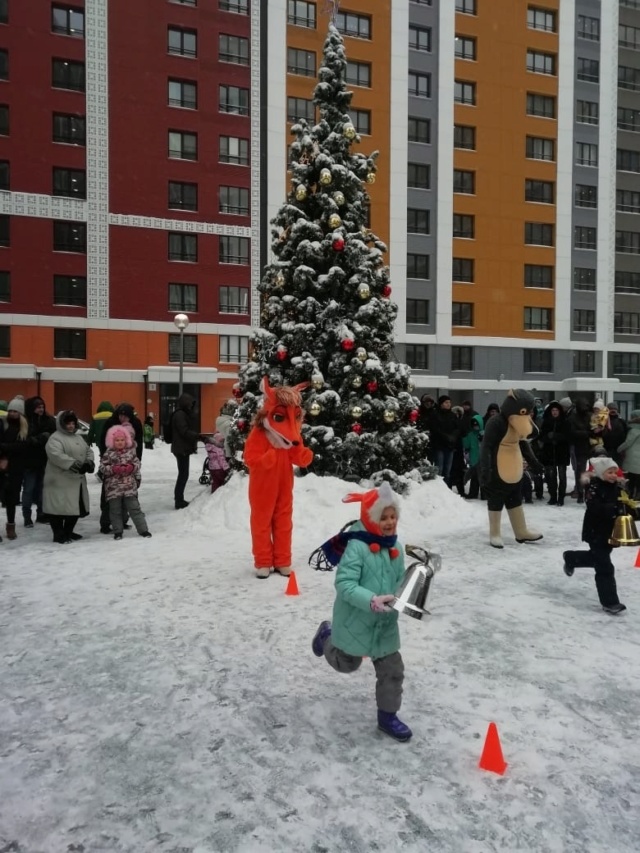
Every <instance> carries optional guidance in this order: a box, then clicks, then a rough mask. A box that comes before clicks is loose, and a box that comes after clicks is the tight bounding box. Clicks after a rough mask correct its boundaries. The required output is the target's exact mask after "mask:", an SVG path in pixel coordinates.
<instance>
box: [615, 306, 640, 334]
mask: <svg viewBox="0 0 640 853" xmlns="http://www.w3.org/2000/svg"><path fill="white" fill-rule="evenodd" d="M613 331H614V332H615V333H616V334H617V335H640V314H638V313H637V312H635V311H616V312H615V313H614V315H613Z"/></svg>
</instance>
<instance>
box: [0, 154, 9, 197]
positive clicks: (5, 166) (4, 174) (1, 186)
mask: <svg viewBox="0 0 640 853" xmlns="http://www.w3.org/2000/svg"><path fill="white" fill-rule="evenodd" d="M10 189H11V164H10V163H9V161H8V160H0V190H4V191H7V190H10Z"/></svg>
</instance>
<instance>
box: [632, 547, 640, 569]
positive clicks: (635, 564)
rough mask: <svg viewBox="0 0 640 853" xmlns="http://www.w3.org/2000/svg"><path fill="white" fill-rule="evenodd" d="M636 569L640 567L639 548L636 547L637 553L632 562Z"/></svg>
mask: <svg viewBox="0 0 640 853" xmlns="http://www.w3.org/2000/svg"><path fill="white" fill-rule="evenodd" d="M633 565H634V566H635V567H636V569H640V548H638V553H637V554H636V561H635V563H634V564H633Z"/></svg>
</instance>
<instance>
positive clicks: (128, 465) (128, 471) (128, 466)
mask: <svg viewBox="0 0 640 853" xmlns="http://www.w3.org/2000/svg"><path fill="white" fill-rule="evenodd" d="M122 469H123V473H124V474H133V465H132V464H131V462H127V463H126V465H123V466H122Z"/></svg>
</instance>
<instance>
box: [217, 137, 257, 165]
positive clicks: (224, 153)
mask: <svg viewBox="0 0 640 853" xmlns="http://www.w3.org/2000/svg"><path fill="white" fill-rule="evenodd" d="M218 159H219V160H220V162H221V163H231V164H233V165H234V166H248V165H249V140H248V139H239V138H238V137H237V136H221V137H220V156H219V158H218Z"/></svg>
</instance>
